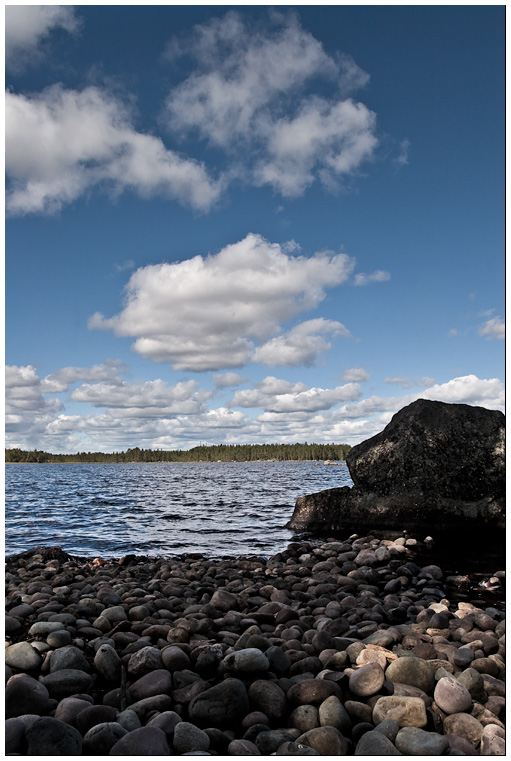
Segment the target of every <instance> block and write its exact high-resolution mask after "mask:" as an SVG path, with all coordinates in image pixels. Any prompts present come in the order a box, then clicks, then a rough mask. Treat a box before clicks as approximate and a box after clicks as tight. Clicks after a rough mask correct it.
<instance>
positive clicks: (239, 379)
mask: <svg viewBox="0 0 511 761" xmlns="http://www.w3.org/2000/svg"><path fill="white" fill-rule="evenodd" d="M246 381H248V378H247V376H246V375H240V374H239V373H215V374H214V375H213V383H214V384H215V386H216V387H217V388H229V387H232V386H240V385H241V384H242V383H246Z"/></svg>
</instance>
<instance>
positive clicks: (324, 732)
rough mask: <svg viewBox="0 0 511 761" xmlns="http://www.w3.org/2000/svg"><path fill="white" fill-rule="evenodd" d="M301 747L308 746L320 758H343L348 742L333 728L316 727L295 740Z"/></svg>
mask: <svg viewBox="0 0 511 761" xmlns="http://www.w3.org/2000/svg"><path fill="white" fill-rule="evenodd" d="M296 742H297V743H298V744H301V745H309V746H310V747H311V748H314V750H317V751H318V753H319V754H320V755H321V756H345V755H347V752H348V747H349V743H348V740H347V739H346V738H345V737H344V735H342V734H341V733H340V732H339V730H338V729H335V727H318V728H317V729H310V730H309V731H308V732H305V733H304V734H303V735H300V737H298V738H297V740H296Z"/></svg>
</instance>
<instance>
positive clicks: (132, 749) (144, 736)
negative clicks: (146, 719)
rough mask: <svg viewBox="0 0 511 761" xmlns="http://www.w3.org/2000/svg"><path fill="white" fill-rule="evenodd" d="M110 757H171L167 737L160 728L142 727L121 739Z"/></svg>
mask: <svg viewBox="0 0 511 761" xmlns="http://www.w3.org/2000/svg"><path fill="white" fill-rule="evenodd" d="M109 755H110V756H170V751H169V744H168V742H167V735H166V734H165V732H164V731H163V730H162V729H159V728H158V727H140V728H139V729H134V730H133V731H132V732H128V734H127V735H124V737H121V739H120V740H118V741H117V742H116V743H115V745H113V746H112V748H111V749H110V754H109Z"/></svg>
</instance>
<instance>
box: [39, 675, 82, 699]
mask: <svg viewBox="0 0 511 761" xmlns="http://www.w3.org/2000/svg"><path fill="white" fill-rule="evenodd" d="M41 681H42V683H43V684H44V686H45V687H46V688H47V690H48V692H49V693H50V696H51V697H52V698H57V699H60V698H67V697H68V696H69V695H74V694H76V693H79V692H87V691H88V690H90V688H91V687H92V677H91V675H90V674H86V673H85V671H80V670H78V669H60V670H59V671H54V672H52V673H51V674H47V675H46V676H43V678H42V680H41Z"/></svg>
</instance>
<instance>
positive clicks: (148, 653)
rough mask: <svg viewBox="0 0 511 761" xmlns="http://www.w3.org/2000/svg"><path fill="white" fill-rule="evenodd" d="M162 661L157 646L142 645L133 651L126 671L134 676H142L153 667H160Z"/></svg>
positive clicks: (152, 669) (153, 668)
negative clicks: (139, 648)
mask: <svg viewBox="0 0 511 761" xmlns="http://www.w3.org/2000/svg"><path fill="white" fill-rule="evenodd" d="M162 666H163V662H162V659H161V653H160V651H159V650H158V648H157V647H150V646H147V647H143V648H142V649H141V650H138V651H137V652H136V653H133V655H132V656H131V658H130V659H129V662H128V671H129V672H130V674H133V675H135V676H143V675H144V674H148V673H149V672H150V671H154V670H155V669H161V668H162Z"/></svg>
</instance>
